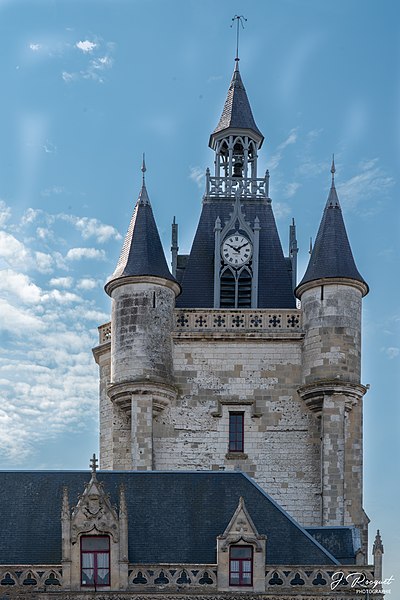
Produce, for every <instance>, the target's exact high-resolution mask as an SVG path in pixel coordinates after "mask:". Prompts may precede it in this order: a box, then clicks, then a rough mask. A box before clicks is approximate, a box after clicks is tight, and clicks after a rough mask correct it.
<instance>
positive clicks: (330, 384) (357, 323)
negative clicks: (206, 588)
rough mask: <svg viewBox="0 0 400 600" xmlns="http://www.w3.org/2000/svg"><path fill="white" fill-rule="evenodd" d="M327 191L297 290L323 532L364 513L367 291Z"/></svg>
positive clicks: (359, 520)
mask: <svg viewBox="0 0 400 600" xmlns="http://www.w3.org/2000/svg"><path fill="white" fill-rule="evenodd" d="M331 173H332V186H331V189H330V192H329V197H328V200H327V203H326V206H325V210H324V214H323V217H322V221H321V224H320V227H319V231H318V235H317V238H316V241H315V245H314V249H313V251H312V254H311V257H310V262H309V265H308V267H307V270H306V273H305V275H304V277H303V279H302V281H301V282H300V284H299V285H298V286H297V288H296V290H295V291H296V296H297V297H298V298H299V299H300V300H301V306H302V309H303V318H304V329H305V338H304V345H303V359H302V379H303V385H302V387H301V388H300V389H299V394H300V396H301V397H302V398H303V400H304V402H305V403H306V405H307V406H308V407H309V408H310V409H311V410H312V411H313V412H314V413H315V414H316V416H317V417H318V418H320V419H321V424H320V428H321V499H322V506H321V515H322V518H321V524H322V525H337V526H340V525H350V524H356V526H357V527H358V528H359V529H360V531H361V532H362V533H363V534H364V535H363V536H362V550H363V552H364V554H365V556H366V555H367V554H366V551H367V548H366V535H367V533H366V524H367V517H366V515H365V514H364V511H363V509H362V399H363V395H364V393H365V392H366V388H365V387H364V386H363V385H361V383H360V376H361V361H360V357H361V303H362V298H363V296H365V295H366V294H367V293H368V285H367V284H366V282H365V281H364V279H363V278H362V277H361V275H360V273H359V272H358V270H357V267H356V265H355V262H354V258H353V255H352V252H351V248H350V244H349V240H348V237H347V233H346V228H345V225H344V221H343V215H342V210H341V207H340V203H339V199H338V196H337V192H336V188H335V182H334V174H335V165H334V162H332V169H331Z"/></svg>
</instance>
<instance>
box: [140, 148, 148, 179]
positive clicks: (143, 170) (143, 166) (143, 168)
mask: <svg viewBox="0 0 400 600" xmlns="http://www.w3.org/2000/svg"><path fill="white" fill-rule="evenodd" d="M141 171H142V173H143V185H144V184H145V183H144V174H145V173H146V171H147V169H146V162H145V160H144V152H143V160H142V168H141Z"/></svg>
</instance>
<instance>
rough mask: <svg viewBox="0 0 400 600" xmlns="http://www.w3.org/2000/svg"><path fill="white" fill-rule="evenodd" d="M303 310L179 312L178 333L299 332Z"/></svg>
mask: <svg viewBox="0 0 400 600" xmlns="http://www.w3.org/2000/svg"><path fill="white" fill-rule="evenodd" d="M301 327H302V323H301V311H300V310H296V309H293V310H275V309H267V308H263V309H244V310H236V309H235V310H223V309H202V310H198V309H181V310H180V309H177V310H175V331H235V332H236V331H249V332H261V331H264V332H265V331H274V332H276V331H280V330H285V331H299V330H301Z"/></svg>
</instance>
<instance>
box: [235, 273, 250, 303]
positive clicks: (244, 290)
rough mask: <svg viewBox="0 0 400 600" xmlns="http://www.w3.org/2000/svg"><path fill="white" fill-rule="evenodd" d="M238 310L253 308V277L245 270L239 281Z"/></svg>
mask: <svg viewBox="0 0 400 600" xmlns="http://www.w3.org/2000/svg"><path fill="white" fill-rule="evenodd" d="M237 307H238V308H251V275H250V273H249V271H248V270H247V269H243V271H241V273H240V275H239V279H238V306H237Z"/></svg>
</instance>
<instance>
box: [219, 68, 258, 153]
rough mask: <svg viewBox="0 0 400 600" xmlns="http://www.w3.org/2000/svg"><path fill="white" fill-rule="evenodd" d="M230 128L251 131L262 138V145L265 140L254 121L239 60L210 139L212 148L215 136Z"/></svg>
mask: <svg viewBox="0 0 400 600" xmlns="http://www.w3.org/2000/svg"><path fill="white" fill-rule="evenodd" d="M230 128H234V129H250V130H252V131H254V132H255V133H256V134H257V136H259V137H260V138H261V143H262V140H263V139H264V136H263V134H262V133H261V131H260V130H259V129H258V127H257V125H256V122H255V120H254V117H253V113H252V111H251V107H250V102H249V100H248V98H247V94H246V89H245V87H244V85H243V81H242V78H241V76H240V72H239V59H236V65H235V70H234V71H233V75H232V79H231V83H230V86H229V90H228V95H227V97H226V100H225V105H224V109H223V111H222V115H221V118H220V120H219V123H218V125H217V126H216V128H215V129H214V131H213V133H212V134H211V137H210V146H212V140H213V137H214V136H215V134H217V133H220V132H221V131H224V130H225V129H230ZM261 143H260V146H261Z"/></svg>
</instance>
